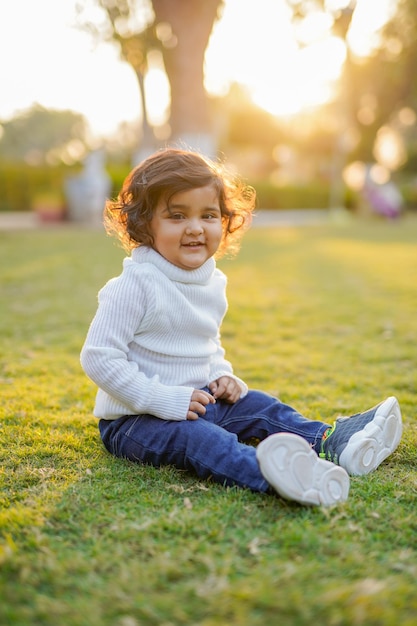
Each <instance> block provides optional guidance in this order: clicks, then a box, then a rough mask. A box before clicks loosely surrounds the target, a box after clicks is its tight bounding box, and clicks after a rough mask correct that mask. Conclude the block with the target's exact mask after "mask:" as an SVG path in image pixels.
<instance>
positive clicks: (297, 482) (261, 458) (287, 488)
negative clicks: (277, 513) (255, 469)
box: [256, 433, 349, 507]
mask: <svg viewBox="0 0 417 626" xmlns="http://www.w3.org/2000/svg"><path fill="white" fill-rule="evenodd" d="M256 456H257V459H258V463H259V467H260V469H261V472H262V474H263V476H264V478H265V479H266V480H267V481H268V482H269V484H270V485H271V486H272V487H273V488H274V489H275V491H276V492H277V493H278V494H279V495H280V496H281V497H283V498H285V499H286V500H293V501H295V502H298V503H300V504H306V505H310V506H325V507H328V506H333V505H334V504H339V503H340V502H344V501H345V500H347V497H348V494H349V476H348V474H347V473H346V471H345V470H344V469H343V468H342V467H339V466H338V465H335V464H334V463H331V462H330V461H325V460H324V459H320V458H319V457H318V456H317V454H316V453H315V452H314V450H312V449H311V448H310V446H309V444H308V443H307V441H305V440H304V439H302V437H299V436H298V435H292V434H287V433H277V434H275V435H270V436H269V437H267V438H266V439H264V440H263V441H261V443H260V444H259V445H258V447H257V448H256Z"/></svg>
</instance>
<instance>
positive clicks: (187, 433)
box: [99, 403, 269, 492]
mask: <svg viewBox="0 0 417 626" xmlns="http://www.w3.org/2000/svg"><path fill="white" fill-rule="evenodd" d="M221 404H223V405H224V403H221ZM209 406H210V407H217V404H216V405H209ZM224 406H225V405H224ZM227 406H230V405H227ZM219 408H220V403H219ZM207 413H208V415H207V417H208V419H205V418H199V419H198V420H195V421H188V420H185V421H178V422H176V421H166V420H162V419H159V418H157V417H153V416H152V415H133V416H125V417H120V418H119V419H116V420H111V421H106V420H100V422H99V428H100V434H101V437H102V440H103V443H104V445H105V447H106V448H107V450H108V451H109V452H111V453H112V454H113V455H115V456H117V457H122V458H127V459H130V460H131V461H136V462H139V463H144V464H150V465H153V466H155V467H159V466H161V465H173V466H174V467H176V468H177V469H186V470H191V471H193V472H195V473H196V474H197V476H198V477H199V478H202V479H208V478H211V479H212V480H213V481H214V482H217V483H221V484H223V485H225V486H238V487H246V488H248V489H251V490H252V491H261V492H266V491H268V490H269V485H268V483H267V481H266V480H265V479H264V478H263V476H262V474H261V472H260V469H259V465H258V461H257V460H256V451H255V448H253V447H252V446H248V445H245V444H243V443H240V442H239V440H238V437H237V435H236V434H235V433H232V432H229V431H227V430H226V429H225V428H222V427H221V426H219V425H217V424H216V423H214V422H215V421H216V417H218V416H217V412H212V411H208V412H207ZM214 413H216V415H214Z"/></svg>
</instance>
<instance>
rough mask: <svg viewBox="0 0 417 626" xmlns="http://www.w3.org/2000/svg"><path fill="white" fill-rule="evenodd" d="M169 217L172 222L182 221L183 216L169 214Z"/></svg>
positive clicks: (180, 214)
mask: <svg viewBox="0 0 417 626" xmlns="http://www.w3.org/2000/svg"><path fill="white" fill-rule="evenodd" d="M169 217H170V218H171V219H172V220H182V219H184V216H183V214H182V213H170V214H169Z"/></svg>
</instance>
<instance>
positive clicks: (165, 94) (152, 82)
mask: <svg viewBox="0 0 417 626" xmlns="http://www.w3.org/2000/svg"><path fill="white" fill-rule="evenodd" d="M148 65H149V71H148V73H147V74H146V76H145V94H146V108H147V111H148V116H149V122H150V124H152V126H163V125H164V124H166V122H167V121H168V117H169V102H170V88H169V82H168V79H167V75H166V73H165V71H164V65H163V61H162V55H161V53H160V52H159V51H157V50H153V51H152V52H151V53H150V54H149V55H148Z"/></svg>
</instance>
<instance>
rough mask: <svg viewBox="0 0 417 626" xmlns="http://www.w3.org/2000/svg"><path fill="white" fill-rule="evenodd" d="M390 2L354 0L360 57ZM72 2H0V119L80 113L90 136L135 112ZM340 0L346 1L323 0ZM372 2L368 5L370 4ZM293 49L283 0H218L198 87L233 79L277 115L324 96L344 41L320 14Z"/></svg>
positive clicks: (105, 50) (156, 73)
mask: <svg viewBox="0 0 417 626" xmlns="http://www.w3.org/2000/svg"><path fill="white" fill-rule="evenodd" d="M394 1H395V0H358V8H357V11H356V12H355V17H356V19H355V22H354V24H353V25H352V29H351V31H352V37H351V47H352V48H353V49H354V51H355V52H356V54H360V55H366V54H367V53H369V48H370V46H371V45H372V42H373V41H374V37H375V31H376V30H377V29H378V28H379V27H380V26H381V25H382V24H383V23H384V21H385V20H386V19H387V15H388V14H389V12H390V10H392V7H393V4H394ZM75 2H76V0H36V1H34V0H0V15H1V21H0V120H3V121H5V120H7V119H10V117H12V116H14V115H16V114H17V113H18V112H19V111H22V110H25V109H27V108H29V107H30V106H31V105H33V104H34V103H39V104H41V105H42V106H44V107H47V108H55V109H72V110H74V111H78V112H80V113H82V114H83V115H85V117H86V118H87V120H88V122H89V125H90V127H91V129H92V132H93V134H95V135H97V136H101V135H109V134H111V133H113V132H115V131H116V130H117V127H118V125H119V124H120V123H121V122H123V121H134V120H136V119H138V117H139V114H140V98H139V92H138V86H137V82H136V77H135V75H134V72H133V70H132V69H131V68H130V66H129V65H128V64H127V63H125V62H123V61H122V60H121V59H120V55H119V52H118V50H117V48H115V47H114V46H113V45H111V44H104V43H102V44H98V45H97V44H96V43H94V42H93V41H92V39H91V37H90V35H88V34H87V33H85V32H82V31H80V30H79V29H77V28H76V26H75V10H74V7H75ZM328 2H330V3H332V2H333V3H338V4H343V3H344V4H346V0H328ZM376 7H377V9H376V10H375V8H376ZM303 36H304V38H305V40H306V41H307V43H308V46H307V47H305V48H304V49H303V50H299V48H298V46H297V44H296V40H295V34H294V27H293V25H292V24H291V22H290V16H289V12H288V8H287V7H286V5H285V0H225V8H224V11H223V16H222V18H221V19H220V20H219V21H218V23H217V24H216V25H215V27H214V30H213V33H212V36H211V39H210V42H209V46H208V49H207V53H206V68H205V75H206V79H205V81H206V88H207V90H208V91H209V93H212V94H225V93H227V89H228V87H229V85H230V84H231V83H232V82H239V83H241V84H243V85H246V87H247V88H248V90H249V93H250V94H251V96H252V98H253V100H254V102H255V103H256V104H258V105H259V106H261V107H263V108H264V109H265V110H267V111H269V112H270V113H273V114H275V115H281V116H286V115H292V114H295V113H297V111H300V110H303V108H305V107H311V106H315V105H317V104H319V103H321V102H323V101H325V100H326V99H328V98H329V97H331V93H332V88H333V86H334V81H335V79H337V76H338V75H339V72H340V69H341V66H342V64H343V61H344V58H345V48H344V46H343V45H342V43H341V42H340V40H336V39H335V38H333V37H331V36H329V33H328V24H327V23H326V21H325V18H324V17H323V16H322V17H321V18H317V19H316V20H315V21H311V23H310V25H309V28H307V29H306V30H305V32H304V33H303ZM148 87H149V93H150V103H149V105H150V108H151V109H152V113H151V121H154V123H162V122H163V121H164V116H165V115H166V109H167V103H168V98H169V96H168V93H169V92H168V86H167V81H166V79H165V78H164V75H163V73H162V72H161V71H160V70H158V67H157V65H156V66H155V69H154V70H153V72H152V73H151V74H150V76H149V77H148Z"/></svg>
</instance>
